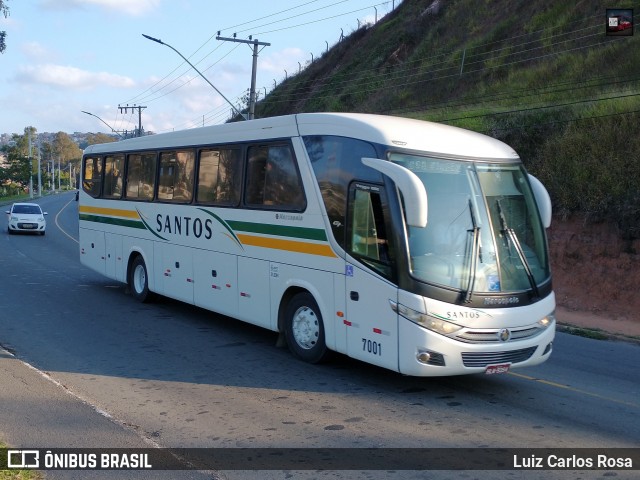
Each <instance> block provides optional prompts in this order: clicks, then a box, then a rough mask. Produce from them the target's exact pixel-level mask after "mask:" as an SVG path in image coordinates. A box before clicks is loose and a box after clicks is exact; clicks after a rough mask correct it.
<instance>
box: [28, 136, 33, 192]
mask: <svg viewBox="0 0 640 480" xmlns="http://www.w3.org/2000/svg"><path fill="white" fill-rule="evenodd" d="M27 143H28V144H29V147H28V148H29V153H28V155H29V198H33V158H32V157H31V128H29V130H28V131H27Z"/></svg>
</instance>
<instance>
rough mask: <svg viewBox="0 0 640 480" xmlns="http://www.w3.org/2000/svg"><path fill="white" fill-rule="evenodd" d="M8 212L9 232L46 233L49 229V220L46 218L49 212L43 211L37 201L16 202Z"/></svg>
mask: <svg viewBox="0 0 640 480" xmlns="http://www.w3.org/2000/svg"><path fill="white" fill-rule="evenodd" d="M6 213H7V215H8V220H9V225H8V226H7V231H8V232H9V233H15V232H35V233H39V234H40V235H44V232H45V231H46V229H47V221H46V220H45V219H44V216H45V215H46V214H47V212H43V211H42V209H41V208H40V205H38V204H37V203H14V204H13V205H11V210H7V211H6Z"/></svg>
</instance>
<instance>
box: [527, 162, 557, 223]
mask: <svg viewBox="0 0 640 480" xmlns="http://www.w3.org/2000/svg"><path fill="white" fill-rule="evenodd" d="M528 175H529V183H530V184H531V190H533V196H534V197H535V199H536V203H537V204H538V210H539V211H540V218H541V219H542V225H543V226H544V228H549V227H550V226H551V215H552V209H551V197H550V196H549V192H547V189H546V188H544V185H543V184H542V182H541V181H540V180H538V179H537V178H536V177H534V176H533V175H531V174H528Z"/></svg>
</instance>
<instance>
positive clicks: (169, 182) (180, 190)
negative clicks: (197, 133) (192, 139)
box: [158, 150, 195, 203]
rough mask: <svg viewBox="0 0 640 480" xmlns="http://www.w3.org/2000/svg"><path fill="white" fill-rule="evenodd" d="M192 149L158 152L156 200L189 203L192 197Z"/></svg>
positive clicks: (193, 168)
mask: <svg viewBox="0 0 640 480" xmlns="http://www.w3.org/2000/svg"><path fill="white" fill-rule="evenodd" d="M194 170H195V154H194V152H193V150H178V151H174V152H163V153H161V154H160V175H159V179H158V200H165V201H169V202H176V203H189V202H191V198H192V197H193V173H194Z"/></svg>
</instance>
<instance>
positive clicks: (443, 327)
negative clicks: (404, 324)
mask: <svg viewBox="0 0 640 480" xmlns="http://www.w3.org/2000/svg"><path fill="white" fill-rule="evenodd" d="M398 313H399V314H400V315H402V316H403V317H404V318H406V319H407V320H411V321H412V322H413V323H416V324H418V325H420V326H421V327H424V328H428V329H429V330H431V331H434V332H436V333H439V334H441V335H451V334H452V333H455V332H457V331H458V330H460V329H461V328H463V327H462V326H461V325H456V324H455V323H451V322H447V321H446V320H442V319H441V318H437V317H433V316H431V315H428V314H426V313H420V312H417V311H415V310H413V309H411V308H409V307H406V306H404V305H402V304H400V303H399V304H398Z"/></svg>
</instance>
